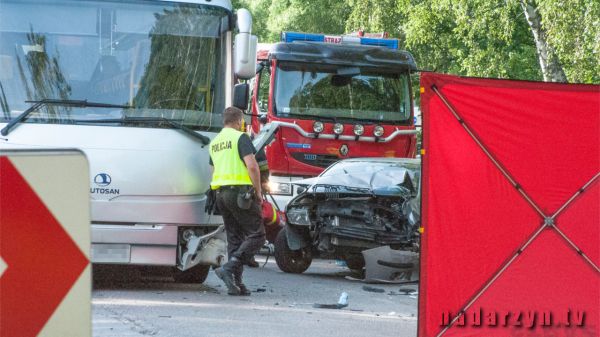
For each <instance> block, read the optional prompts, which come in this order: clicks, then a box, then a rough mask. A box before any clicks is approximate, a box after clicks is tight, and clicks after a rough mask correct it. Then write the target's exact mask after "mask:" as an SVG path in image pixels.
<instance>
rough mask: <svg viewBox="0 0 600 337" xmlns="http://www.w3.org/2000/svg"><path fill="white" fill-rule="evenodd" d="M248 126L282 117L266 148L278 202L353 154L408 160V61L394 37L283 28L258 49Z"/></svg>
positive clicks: (412, 143)
mask: <svg viewBox="0 0 600 337" xmlns="http://www.w3.org/2000/svg"><path fill="white" fill-rule="evenodd" d="M257 58H258V67H257V75H256V78H255V81H254V84H253V88H252V108H251V109H252V122H251V125H252V129H253V131H254V132H258V131H259V130H260V128H261V126H262V125H264V124H265V123H269V122H274V121H278V122H283V124H284V125H286V126H284V127H281V128H280V130H279V131H278V133H277V135H276V137H275V140H274V142H273V143H271V145H270V146H269V147H267V149H266V155H267V160H268V163H269V167H270V171H271V178H270V185H271V192H272V193H273V194H274V195H275V196H276V199H278V202H279V201H281V202H279V206H280V207H283V206H284V205H285V204H287V201H289V200H290V199H291V198H292V197H293V196H294V195H295V194H296V193H297V190H296V189H295V188H294V186H293V185H292V184H291V182H293V181H294V180H296V179H303V178H306V177H312V176H316V175H318V174H319V173H321V172H322V171H323V170H324V169H325V168H326V167H328V166H329V165H331V164H332V163H334V162H336V161H338V160H340V159H346V158H356V157H408V158H413V157H415V152H416V143H417V140H416V130H415V125H414V122H413V119H414V113H413V101H412V93H411V85H410V76H411V73H413V72H415V71H416V70H417V67H416V64H415V61H414V58H413V57H412V55H411V54H410V53H408V52H406V51H401V50H398V40H397V39H387V38H373V37H364V36H328V35H323V34H306V33H294V32H285V33H282V41H281V42H279V43H276V44H273V45H271V46H270V49H269V50H268V51H265V50H262V51H259V52H258V55H257Z"/></svg>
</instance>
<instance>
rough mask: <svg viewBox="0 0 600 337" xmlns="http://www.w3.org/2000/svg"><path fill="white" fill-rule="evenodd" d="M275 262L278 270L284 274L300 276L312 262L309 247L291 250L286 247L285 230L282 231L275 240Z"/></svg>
mask: <svg viewBox="0 0 600 337" xmlns="http://www.w3.org/2000/svg"><path fill="white" fill-rule="evenodd" d="M274 255H275V262H277V266H278V267H279V269H281V270H282V271H284V272H286V273H293V274H301V273H303V272H304V271H305V270H306V269H308V267H310V264H311V262H312V252H311V250H310V247H306V248H303V249H300V250H291V249H290V246H288V242H287V236H286V229H285V228H284V229H282V230H280V231H279V234H277V238H275V254H274Z"/></svg>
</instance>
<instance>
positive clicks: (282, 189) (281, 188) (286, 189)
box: [269, 181, 292, 195]
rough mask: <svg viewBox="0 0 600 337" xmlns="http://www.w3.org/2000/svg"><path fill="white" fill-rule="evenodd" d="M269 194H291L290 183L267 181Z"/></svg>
mask: <svg viewBox="0 0 600 337" xmlns="http://www.w3.org/2000/svg"><path fill="white" fill-rule="evenodd" d="M269 190H270V192H271V194H281V195H292V184H289V183H278V182H275V181H269Z"/></svg>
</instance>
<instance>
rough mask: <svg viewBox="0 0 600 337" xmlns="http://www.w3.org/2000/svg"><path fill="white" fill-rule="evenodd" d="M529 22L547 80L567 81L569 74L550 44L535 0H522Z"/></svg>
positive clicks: (522, 6)
mask: <svg viewBox="0 0 600 337" xmlns="http://www.w3.org/2000/svg"><path fill="white" fill-rule="evenodd" d="M520 3H521V8H523V12H524V13H525V18H526V19H527V23H528V24H529V27H530V28H531V33H533V39H534V40H535V47H536V49H537V54H538V59H539V61H540V67H541V68H542V74H543V75H544V81H545V82H567V76H565V72H564V70H563V68H562V66H561V65H560V62H559V61H558V57H557V56H556V54H555V53H554V52H553V50H552V48H551V47H550V46H549V45H548V41H547V40H546V32H545V31H544V29H543V28H542V18H541V16H540V13H539V12H538V10H537V8H536V4H535V0H520Z"/></svg>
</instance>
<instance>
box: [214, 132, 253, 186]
mask: <svg viewBox="0 0 600 337" xmlns="http://www.w3.org/2000/svg"><path fill="white" fill-rule="evenodd" d="M243 134H244V133H243V132H240V131H238V130H235V129H232V128H223V130H221V132H219V134H218V135H217V136H216V137H215V139H213V140H212V142H210V158H211V159H212V162H213V166H214V168H215V169H214V171H213V177H212V181H211V183H210V188H211V189H213V190H216V189H218V188H219V187H221V186H230V185H252V180H250V175H249V174H248V169H247V168H246V164H245V163H244V161H243V160H242V159H241V158H240V154H239V152H238V141H239V139H240V137H241V136H242V135H243Z"/></svg>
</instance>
